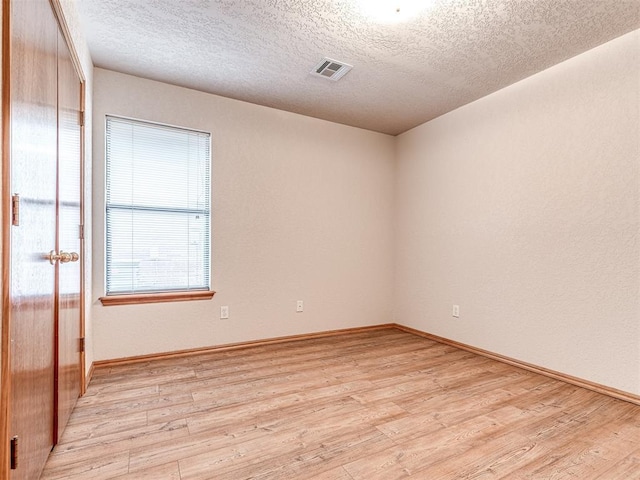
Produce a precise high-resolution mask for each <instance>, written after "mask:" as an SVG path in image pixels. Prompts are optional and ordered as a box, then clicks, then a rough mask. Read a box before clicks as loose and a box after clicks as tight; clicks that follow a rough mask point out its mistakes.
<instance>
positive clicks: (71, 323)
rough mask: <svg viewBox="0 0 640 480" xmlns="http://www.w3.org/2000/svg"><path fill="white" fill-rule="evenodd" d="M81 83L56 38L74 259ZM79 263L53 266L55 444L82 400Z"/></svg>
mask: <svg viewBox="0 0 640 480" xmlns="http://www.w3.org/2000/svg"><path fill="white" fill-rule="evenodd" d="M80 97H81V92H80V78H79V77H78V75H77V73H76V69H75V67H74V65H73V61H72V59H71V53H70V50H69V47H68V46H67V44H66V41H65V39H64V37H63V36H62V33H58V110H57V114H58V194H57V198H58V225H57V232H58V233H57V235H58V238H57V247H56V248H57V250H58V251H61V250H63V251H66V252H75V253H78V252H80V251H81V245H80V224H81V223H82V222H81V217H80V208H81V198H82V192H81V184H80V179H81V162H82V157H81V151H80V136H81V132H80V117H79V115H80V100H81V98H80ZM80 265H81V263H80V262H79V261H76V262H68V263H60V262H59V263H58V265H57V273H58V275H57V291H56V295H57V312H56V412H57V416H56V424H55V427H54V430H55V432H54V433H55V435H56V439H57V438H59V436H60V435H61V434H62V430H63V429H64V426H65V425H66V423H67V420H68V419H69V416H70V415H71V411H72V410H73V407H74V405H75V403H76V400H77V399H78V397H79V396H80V391H81V385H82V378H81V371H82V368H81V357H80V336H81V335H80V329H81V328H80V327H81V317H80V311H81V279H80V274H81V268H80Z"/></svg>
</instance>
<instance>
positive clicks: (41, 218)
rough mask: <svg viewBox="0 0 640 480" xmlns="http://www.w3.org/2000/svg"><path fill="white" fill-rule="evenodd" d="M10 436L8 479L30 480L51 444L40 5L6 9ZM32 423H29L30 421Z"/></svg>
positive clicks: (52, 92)
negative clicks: (14, 209) (13, 203)
mask: <svg viewBox="0 0 640 480" xmlns="http://www.w3.org/2000/svg"><path fill="white" fill-rule="evenodd" d="M10 22H11V30H10V39H11V74H10V75H11V77H10V92H11V94H10V105H9V109H10V115H11V119H10V120H11V124H10V128H11V133H10V135H11V137H10V138H11V150H10V162H11V182H10V187H9V188H10V189H11V191H10V192H8V193H11V194H14V193H15V194H19V195H20V215H19V225H15V226H11V227H9V228H10V236H11V261H10V292H11V294H10V299H9V301H10V311H11V320H10V321H11V328H10V342H11V348H10V358H11V359H10V368H11V384H10V385H11V386H10V395H11V397H10V399H11V400H10V412H11V419H10V429H9V433H10V435H11V436H14V435H17V436H18V439H19V440H18V441H19V451H20V452H22V453H23V454H21V455H20V457H19V461H18V466H17V469H15V470H12V471H11V479H12V480H17V479H20V480H22V479H26V480H33V479H37V478H38V477H39V475H40V471H41V470H42V467H43V465H44V463H45V461H46V459H47V455H48V454H49V452H50V450H51V448H52V445H53V437H54V435H53V418H54V409H53V403H54V300H55V291H54V288H55V287H54V286H55V269H56V267H55V266H54V265H51V264H50V263H49V260H48V258H47V256H48V254H49V252H50V251H51V250H54V249H55V248H56V131H57V129H56V126H57V119H56V104H57V91H56V85H57V81H56V70H57V65H56V57H57V52H56V44H57V35H58V31H57V25H56V21H55V18H54V16H53V13H52V11H51V7H50V6H49V4H48V2H44V1H15V2H11V15H10ZM34 419H35V420H34Z"/></svg>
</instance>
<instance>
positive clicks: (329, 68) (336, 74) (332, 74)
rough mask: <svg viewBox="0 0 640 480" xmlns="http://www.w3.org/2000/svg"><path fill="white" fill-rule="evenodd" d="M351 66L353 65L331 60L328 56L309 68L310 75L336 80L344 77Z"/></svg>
mask: <svg viewBox="0 0 640 480" xmlns="http://www.w3.org/2000/svg"><path fill="white" fill-rule="evenodd" d="M352 68H353V65H348V64H346V63H342V62H338V61H336V60H331V59H330V58H323V59H322V61H321V62H320V63H318V64H317V65H316V66H315V67H314V69H313V70H311V75H315V76H316V77H323V78H328V79H329V80H333V81H336V80H340V79H341V78H342V77H344V76H345V75H346V74H347V73H348V72H349V70H351V69H352Z"/></svg>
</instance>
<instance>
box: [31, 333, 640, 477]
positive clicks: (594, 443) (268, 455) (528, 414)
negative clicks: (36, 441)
mask: <svg viewBox="0 0 640 480" xmlns="http://www.w3.org/2000/svg"><path fill="white" fill-rule="evenodd" d="M639 460H640V407H638V406H636V405H632V404H631V403H628V402H624V401H621V400H617V399H614V398H611V397H608V396H605V395H602V394H599V393H596V392H593V391H590V390H587V389H584V388H580V387H577V386H575V385H570V384H567V383H564V382H561V381H559V380H555V379H551V378H548V377H546V376H542V375H539V374H536V373H533V372H528V371H525V370H523V369H520V368H516V367H514V366H510V365H506V364H505V363H502V362H498V361H495V360H492V359H489V358H486V357H483V356H479V355H477V354H474V353H471V352H468V351H465V350H461V349H458V348H455V347H452V346H449V345H444V344H442V343H438V342H435V341H432V340H429V339H425V338H422V337H419V336H416V335H413V334H409V333H406V332H402V331H399V330H398V329H395V328H379V329H375V330H369V331H367V330H362V331H358V332H351V333H348V334H342V335H334V336H331V337H316V338H306V339H298V340H294V341H288V342H280V343H273V344H265V345H254V346H251V347H245V348H242V349H232V350H221V351H216V352H209V353H200V354H198V355H186V356H176V357H170V358H165V359H158V360H147V361H138V362H136V363H128V364H120V365H103V366H99V367H97V368H96V369H95V371H94V374H93V378H92V381H91V383H90V385H89V388H88V390H87V394H86V395H85V396H84V397H83V398H81V399H80V400H79V402H78V404H77V406H76V408H75V410H74V412H73V414H72V416H71V419H70V422H69V424H68V426H67V429H66V430H65V432H64V434H63V436H62V438H61V441H60V443H59V444H58V445H57V446H56V448H55V449H54V451H53V453H52V455H51V456H50V457H49V460H48V463H47V465H46V468H45V471H44V472H43V475H42V479H47V480H52V479H63V478H64V479H69V480H73V479H84V478H92V479H106V478H109V479H134V478H135V479H145V478H154V479H216V480H224V479H232V480H240V479H248V478H253V479H317V480H321V479H323V480H324V479H327V480H329V479H331V480H360V479H362V480H376V479H380V480H392V479H401V478H416V479H427V478H437V479H454V478H492V479H494V478H505V479H507V478H508V479H511V478H515V479H525V478H526V479H534V478H535V479H547V478H548V479H551V478H580V479H581V480H588V479H596V478H601V479H606V480H616V479H620V480H623V479H624V480H626V479H629V478H638V475H637V466H638V462H639Z"/></svg>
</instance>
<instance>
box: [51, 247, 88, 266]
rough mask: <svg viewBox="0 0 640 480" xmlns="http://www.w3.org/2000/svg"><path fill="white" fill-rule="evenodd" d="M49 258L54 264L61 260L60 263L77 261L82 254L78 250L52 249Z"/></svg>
mask: <svg viewBox="0 0 640 480" xmlns="http://www.w3.org/2000/svg"><path fill="white" fill-rule="evenodd" d="M47 258H48V259H49V263H50V264H51V265H54V264H55V263H56V262H57V261H60V263H69V262H77V261H78V260H79V259H80V255H78V254H77V253H76V252H63V251H62V250H60V253H56V251H55V250H51V251H50V252H49V256H48V257H47Z"/></svg>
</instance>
